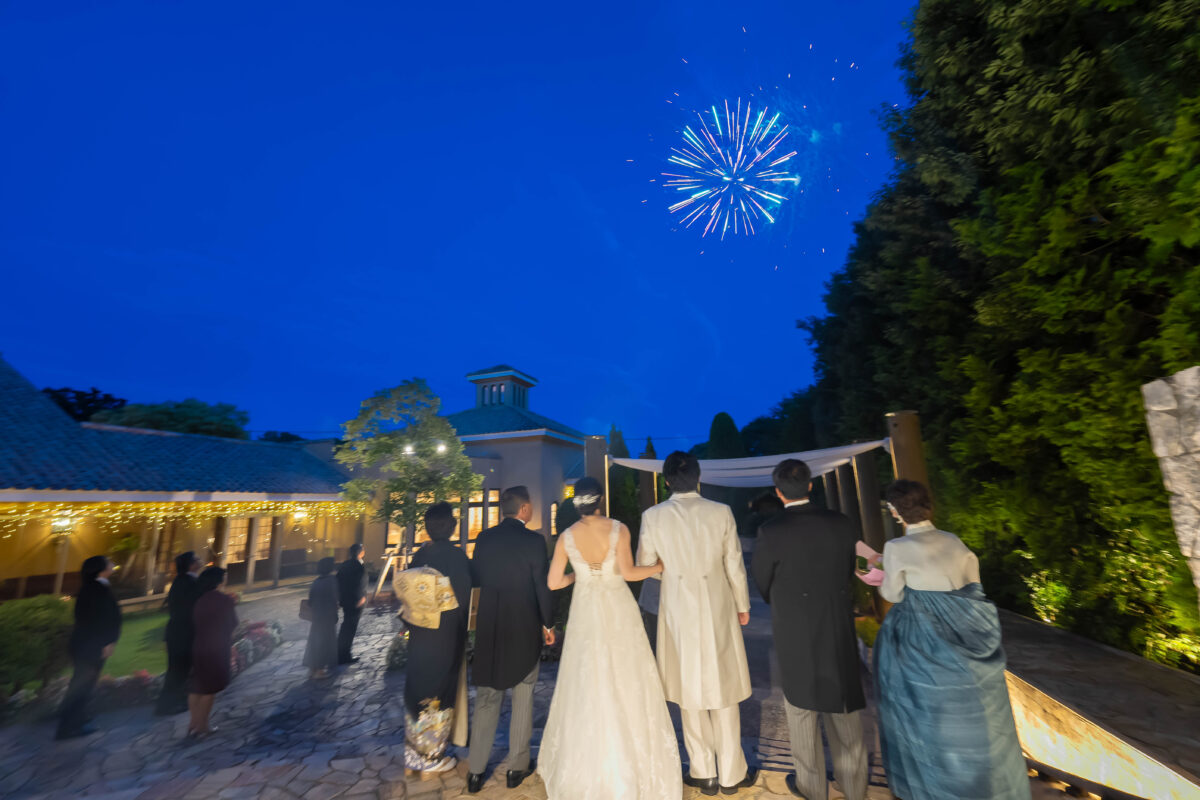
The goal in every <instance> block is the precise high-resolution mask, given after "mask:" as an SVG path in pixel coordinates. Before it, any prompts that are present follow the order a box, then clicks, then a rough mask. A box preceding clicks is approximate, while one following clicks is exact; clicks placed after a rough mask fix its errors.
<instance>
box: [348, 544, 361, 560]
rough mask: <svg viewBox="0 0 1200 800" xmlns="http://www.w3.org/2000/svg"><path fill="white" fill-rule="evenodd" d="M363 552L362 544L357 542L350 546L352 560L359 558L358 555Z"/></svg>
mask: <svg viewBox="0 0 1200 800" xmlns="http://www.w3.org/2000/svg"><path fill="white" fill-rule="evenodd" d="M362 551H363V546H362V542H355V543H354V544H352V545H350V558H358V554H359V553H361V552H362Z"/></svg>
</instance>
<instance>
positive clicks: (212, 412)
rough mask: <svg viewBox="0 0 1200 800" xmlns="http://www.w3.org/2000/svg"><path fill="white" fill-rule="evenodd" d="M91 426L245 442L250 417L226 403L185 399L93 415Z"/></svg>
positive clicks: (247, 436) (140, 405) (132, 404)
mask: <svg viewBox="0 0 1200 800" xmlns="http://www.w3.org/2000/svg"><path fill="white" fill-rule="evenodd" d="M91 421H92V422H102V423H105V424H108V425H124V426H126V427H129V428H149V429H151V430H156V431H175V432H176V433H202V434H205V435H208V436H220V437H223V438H226V439H249V438H250V434H248V433H247V432H246V425H247V424H248V423H249V422H250V415H249V414H247V413H246V412H245V411H242V410H241V409H240V408H238V407H237V406H234V405H231V404H230V403H205V402H203V401H201V400H196V399H195V398H191V397H189V398H188V399H187V400H178V401H168V402H166V403H130V404H129V405H126V406H122V407H120V408H115V409H107V410H104V411H97V412H96V413H95V414H93V415H92V420H91Z"/></svg>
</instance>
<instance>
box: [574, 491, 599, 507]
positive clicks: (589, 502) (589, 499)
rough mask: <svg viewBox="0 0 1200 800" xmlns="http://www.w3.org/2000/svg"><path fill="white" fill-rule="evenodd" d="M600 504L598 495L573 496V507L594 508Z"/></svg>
mask: <svg viewBox="0 0 1200 800" xmlns="http://www.w3.org/2000/svg"><path fill="white" fill-rule="evenodd" d="M599 502H600V495H598V494H577V495H575V505H577V506H594V505H596V504H597V503H599Z"/></svg>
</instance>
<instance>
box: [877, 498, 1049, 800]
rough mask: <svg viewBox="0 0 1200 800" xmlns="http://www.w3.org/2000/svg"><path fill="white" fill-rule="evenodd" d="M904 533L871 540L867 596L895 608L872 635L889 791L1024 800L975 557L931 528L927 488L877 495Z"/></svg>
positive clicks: (926, 798) (999, 659)
mask: <svg viewBox="0 0 1200 800" xmlns="http://www.w3.org/2000/svg"><path fill="white" fill-rule="evenodd" d="M886 496H887V501H888V506H889V508H890V509H891V510H892V513H893V514H894V515H895V516H896V518H897V519H898V520H899V521H901V522H902V523H904V528H905V535H904V536H902V537H900V538H898V539H893V540H891V541H890V542H888V543H887V544H886V545H884V548H883V571H884V578H883V583H882V585H881V586H880V587H879V593H880V594H881V595H882V596H883V598H884V599H885V600H887V601H889V602H891V603H895V606H894V607H893V608H892V609H891V611H890V612H888V615H887V617H885V618H884V620H883V625H882V626H881V627H880V629H879V635H878V636H877V637H876V639H875V681H876V686H877V687H878V694H879V725H880V743H881V745H882V750H883V762H884V768H885V769H886V771H887V776H888V784H889V785H890V787H891V790H892V794H894V795H895V796H897V797H902V798H904V800H1029V797H1030V790H1029V778H1028V776H1027V773H1026V770H1025V759H1024V758H1023V757H1022V755H1021V744H1020V742H1019V741H1018V740H1017V729H1016V725H1015V724H1014V722H1013V714H1012V707H1011V705H1010V704H1009V700H1008V687H1007V685H1006V684H1005V681H1004V663H1005V662H1004V649H1003V648H1002V647H1001V645H1000V618H999V615H998V614H997V613H996V607H995V606H994V605H993V604H992V603H991V602H990V601H989V600H988V599H987V597H985V596H984V594H983V587H982V586H981V585H980V583H979V561H978V559H977V558H976V557H975V554H974V553H972V552H971V551H970V550H969V549H968V548H967V546H966V545H965V544H963V543H962V541H961V540H960V539H959V538H958V537H957V536H955V535H954V534H952V533H947V532H945V531H940V530H938V529H937V528H935V527H934V526H933V522H931V521H930V518H931V517H932V515H933V503H932V501H931V499H930V497H929V491H928V490H927V489H926V488H925V487H924V486H923V485H921V484H920V483H917V482H915V481H906V480H900V481H896V482H895V483H893V484H891V485H890V486H888V488H887V492H886Z"/></svg>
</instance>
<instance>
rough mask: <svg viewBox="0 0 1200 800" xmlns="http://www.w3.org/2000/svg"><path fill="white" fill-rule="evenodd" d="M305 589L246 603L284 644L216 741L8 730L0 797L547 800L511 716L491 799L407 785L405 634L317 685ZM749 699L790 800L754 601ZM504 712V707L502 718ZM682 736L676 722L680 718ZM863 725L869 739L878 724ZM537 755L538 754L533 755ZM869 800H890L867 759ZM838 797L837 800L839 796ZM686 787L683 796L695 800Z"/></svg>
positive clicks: (545, 690)
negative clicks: (513, 741)
mask: <svg viewBox="0 0 1200 800" xmlns="http://www.w3.org/2000/svg"><path fill="white" fill-rule="evenodd" d="M304 591H305V590H304V589H301V588H295V589H281V590H278V591H274V592H269V593H262V594H260V595H250V596H249V597H248V598H247V600H246V601H244V602H243V603H242V605H241V606H239V614H240V616H241V617H242V618H243V619H277V620H279V621H280V622H281V623H282V624H283V625H284V629H285V637H286V641H285V642H284V644H283V645H282V646H281V647H280V648H279V649H278V650H276V651H275V653H273V654H272V655H271V656H270V657H268V658H267V659H266V660H264V661H263V662H261V663H259V664H256V665H254V666H253V667H251V668H249V669H248V670H247V671H246V672H245V673H243V674H242V675H240V676H239V677H238V678H237V680H235V681H234V682H233V684H232V685H231V686H230V687H229V689H227V690H226V691H225V692H223V693H221V694H220V695H219V696H218V698H217V702H216V708H215V710H214V712H213V723H214V724H215V725H217V726H218V728H219V730H218V732H217V733H216V734H214V735H213V736H211V737H209V738H207V739H204V740H201V741H200V742H198V743H190V742H188V741H186V740H185V739H184V736H183V734H184V731H185V730H186V727H187V715H181V716H177V717H170V718H165V719H164V718H161V717H155V716H153V715H152V714H151V712H150V708H149V707H145V706H143V707H137V708H131V709H128V710H126V711H120V712H113V713H107V714H101V715H99V716H98V718H97V719H96V724H97V726H98V727H99V728H100V732H99V733H97V734H94V735H92V736H90V737H88V738H86V739H80V740H74V741H70V742H56V741H54V739H53V733H54V725H53V723H52V722H51V721H44V722H40V723H33V724H19V725H14V726H11V727H8V728H4V729H0V797H4V798H10V799H11V800H34V798H37V799H38V800H68V798H70V799H72V800H73V798H78V797H89V798H108V799H109V800H176V799H177V798H179V799H181V800H208V798H219V799H220V800H237V799H238V798H263V800H296V799H297V798H303V800H329V799H330V798H334V797H340V798H347V800H358V799H359V798H361V799H362V800H376V798H378V800H396V799H397V798H412V799H413V800H435V799H437V798H457V797H460V796H468V797H478V798H481V799H483V800H500V799H501V798H504V799H505V800H541V799H542V798H545V797H546V794H545V789H544V787H543V785H542V783H541V781H540V780H539V779H538V778H537V777H536V776H534V777H532V778H530V779H527V780H526V782H525V784H524V785H523V786H521V787H520V788H519V789H516V790H512V791H510V790H508V789H506V788H505V787H504V770H505V767H504V765H503V764H502V759H503V757H504V755H505V753H506V752H507V739H506V728H507V719H506V718H505V719H502V721H501V728H500V731H498V735H497V737H496V745H495V750H494V751H493V754H492V763H491V764H490V765H489V771H490V773H491V775H490V778H489V780H488V783H487V785H486V787H485V789H484V791H483V792H481V793H480V794H478V795H465V794H464V787H465V782H464V779H465V772H466V767H465V764H463V763H460V765H459V768H458V771H457V772H455V773H452V774H450V775H448V776H446V777H443V778H440V779H435V780H431V781H420V780H406V778H405V774H404V768H403V756H402V749H403V742H404V732H403V724H404V712H403V706H402V701H401V697H402V692H403V680H404V679H403V674H402V673H389V672H386V671H385V670H384V654H385V652H386V650H387V646H388V643H389V642H390V641H391V638H392V636H393V634H394V632H395V630H396V629H397V627H398V625H397V623H396V621H395V619H394V617H393V616H392V615H391V614H390V613H388V612H384V611H383V610H382V609H379V610H378V611H376V610H374V609H372V610H368V612H367V613H366V614H365V615H364V616H363V620H362V624H361V626H360V628H359V636H358V639H357V642H356V652H357V654H358V655H359V656H360V657H361V658H362V661H361V662H360V663H359V664H356V665H354V666H352V667H348V668H346V669H344V670H342V671H340V672H339V673H338V674H337V675H336V676H335V677H333V678H331V679H329V680H326V681H322V682H312V681H308V680H307V679H306V670H305V669H304V668H303V667H302V666H301V664H300V659H301V657H302V655H303V651H304V639H305V637H306V635H307V623H305V622H302V621H300V620H299V619H297V618H296V608H297V606H298V605H299V598H300V597H301V596H302V594H303V592H304ZM746 640H747V651H748V654H749V657H750V661H751V673H752V679H753V686H754V694H753V696H752V697H751V699H749V700H747V701H746V702H745V703H743V704H742V717H743V733H744V734H745V742H744V743H745V747H746V751H747V754H748V755H750V757H751V760H752V761H753V762H755V763H758V764H761V765H762V767H763V773H762V775H761V776H760V778H759V780H758V783H757V784H756V785H755V786H753V787H750V788H748V789H745V790H743V791H742V792H741V793H740V794H739V797H741V798H746V799H750V798H757V799H761V800H775V799H776V798H790V797H791V795H790V794H789V793H788V791H787V789H786V787H785V784H784V778H785V775H786V771H787V770H788V769H789V768H790V766H789V763H790V758H789V755H788V744H787V728H786V723H785V720H784V716H783V709H782V695H781V693H780V690H779V689H778V681H777V680H774V679H773V676H772V667H771V662H772V657H771V647H770V622H769V618H768V616H767V611H766V607H765V606H764V605H763V604H762V602H761V601H760V600H758V599H757V598H756V600H755V606H754V609H753V612H752V620H751V624H750V625H749V626H748V627H747V629H746ZM556 674H557V664H553V663H546V664H544V665H543V669H542V671H541V674H540V678H539V681H538V686H537V689H536V699H535V707H534V728H535V732H534V742H535V748H536V744H537V742H538V741H539V740H540V738H541V730H542V727H543V726H544V725H545V721H546V715H547V712H548V710H549V704H550V698H551V695H552V693H553V689H554V680H555V676H556ZM505 713H506V714H507V709H506V712H505ZM674 716H675V721H676V726H677V727H678V714H677V712H675V714H674ZM868 726H869V729H870V731H871V736H872V739H874V738H875V735H874V729H875V728H874V718H873V717H869V719H868ZM535 752H536V750H535ZM871 765H872V767H871V788H870V794H869V797H870V798H871V800H885V799H886V798H890V797H891V794H890V793H889V792H888V790H887V789H886V782H885V780H884V776H883V774H882V769H881V767H880V766H879V756H878V747H877V746H876V747H874V748H872V753H871ZM1033 786H1034V797H1035V798H1037V800H1041V798H1048V797H1062V796H1064V794H1063V793H1062V792H1061V791H1058V790H1056V789H1053V788H1052V787H1051V786H1050V785H1048V784H1044V783H1040V782H1037V781H1034V782H1033ZM831 788H832V791H831V794H830V797H831V798H832V799H833V800H837V799H838V798H841V797H842V795H841V793H840V792H838V791H836V786H833V787H831ZM699 796H700V795H699V793H698V792H697V791H696V790H693V789H686V790H685V793H684V797H685V798H688V799H689V800H690V798H695V797H699Z"/></svg>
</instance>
